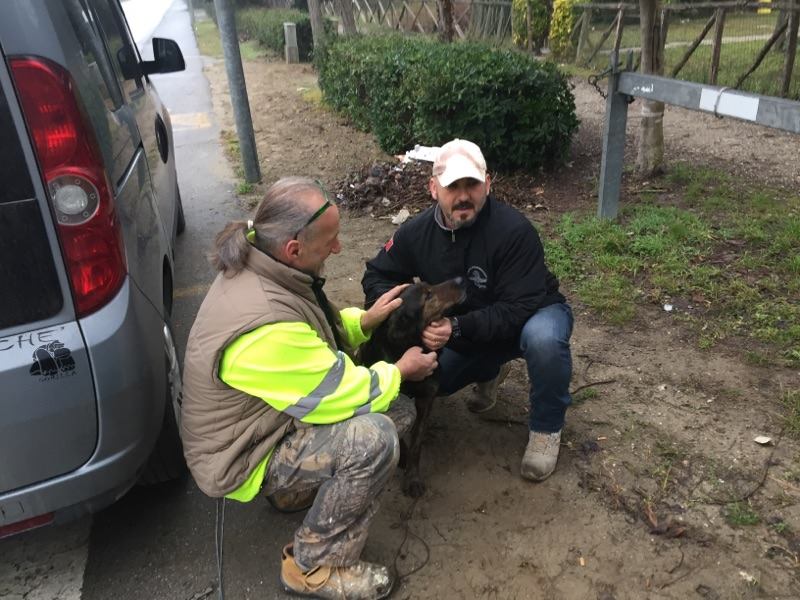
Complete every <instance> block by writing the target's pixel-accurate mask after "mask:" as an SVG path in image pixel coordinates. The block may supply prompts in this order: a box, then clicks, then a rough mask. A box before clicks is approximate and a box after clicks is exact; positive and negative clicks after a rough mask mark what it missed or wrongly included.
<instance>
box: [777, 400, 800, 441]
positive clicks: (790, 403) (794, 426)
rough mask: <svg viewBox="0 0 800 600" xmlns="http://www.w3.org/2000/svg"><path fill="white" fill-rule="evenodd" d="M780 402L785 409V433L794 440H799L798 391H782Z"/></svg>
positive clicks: (799, 405)
mask: <svg viewBox="0 0 800 600" xmlns="http://www.w3.org/2000/svg"><path fill="white" fill-rule="evenodd" d="M781 402H782V403H783V406H784V408H785V409H786V431H787V433H788V434H789V435H791V436H792V437H795V438H800V389H797V390H784V391H783V394H782V395H781Z"/></svg>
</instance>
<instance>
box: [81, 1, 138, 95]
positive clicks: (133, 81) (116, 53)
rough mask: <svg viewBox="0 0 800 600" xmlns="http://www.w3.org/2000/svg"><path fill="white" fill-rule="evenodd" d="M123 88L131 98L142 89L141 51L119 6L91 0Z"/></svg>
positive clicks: (90, 4) (90, 3) (90, 2)
mask: <svg viewBox="0 0 800 600" xmlns="http://www.w3.org/2000/svg"><path fill="white" fill-rule="evenodd" d="M89 6H91V8H92V10H93V11H94V14H95V15H96V17H97V21H98V23H99V25H100V30H101V33H102V36H103V38H104V39H105V41H106V46H107V47H108V54H109V56H110V57H111V62H112V63H113V65H114V72H115V73H116V75H117V79H118V80H119V82H120V85H121V86H122V89H123V90H124V91H125V93H126V94H127V95H128V97H129V98H130V97H131V96H132V95H134V94H136V93H138V92H139V91H141V89H142V87H143V86H142V77H141V73H140V71H139V62H140V58H139V52H138V51H137V50H136V45H135V44H134V43H133V41H132V40H131V38H130V36H129V34H128V28H127V27H126V26H125V23H124V21H123V19H124V17H123V16H122V14H121V12H120V9H119V7H118V6H117V5H116V4H115V3H114V2H113V1H111V2H109V1H108V0H105V1H104V0H89Z"/></svg>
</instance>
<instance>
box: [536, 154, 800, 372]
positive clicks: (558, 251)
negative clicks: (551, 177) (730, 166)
mask: <svg viewBox="0 0 800 600" xmlns="http://www.w3.org/2000/svg"><path fill="white" fill-rule="evenodd" d="M653 189H656V190H658V189H661V190H666V193H665V192H664V191H661V192H656V193H654V191H653ZM639 200H640V201H639V202H636V203H631V202H629V203H628V205H627V206H626V207H625V209H624V210H623V211H622V213H621V215H620V218H619V220H618V221H617V222H610V221H603V220H599V219H597V218H596V217H594V216H592V215H589V214H582V215H579V214H573V213H570V214H567V215H565V216H563V217H562V219H561V220H560V221H559V222H558V223H557V224H556V225H555V231H554V235H552V236H550V239H549V240H548V242H547V253H548V263H549V264H550V267H551V268H552V270H553V271H554V272H555V273H556V274H557V275H558V276H559V277H560V278H561V279H563V280H564V281H565V282H567V283H568V284H569V285H570V287H571V288H572V289H573V291H574V292H575V293H576V294H577V295H578V297H579V298H580V299H581V301H583V302H584V303H585V304H586V305H587V306H589V307H591V308H592V309H594V310H595V311H596V312H597V313H598V314H600V315H601V316H602V317H603V318H605V319H607V320H608V321H610V322H611V323H616V324H619V323H625V322H626V321H629V320H630V319H631V318H633V317H634V315H635V314H636V304H637V303H640V304H641V303H650V304H653V305H656V306H658V307H661V306H663V305H664V304H672V305H673V306H674V311H673V313H671V314H673V315H674V316H675V318H676V319H679V320H681V321H683V322H685V323H687V324H688V325H689V326H690V327H692V328H693V329H694V330H695V333H696V336H697V344H698V346H699V347H701V348H711V347H713V346H714V345H715V344H717V342H718V341H719V340H721V339H725V338H729V337H731V336H734V335H735V336H738V337H743V338H745V339H746V340H750V341H751V342H752V344H747V346H748V347H746V348H745V349H744V352H746V353H747V356H748V358H749V359H750V360H751V362H753V363H754V364H762V365H765V364H776V363H778V364H780V363H782V364H785V365H788V366H797V365H800V283H799V282H800V271H798V266H800V261H798V259H797V257H798V256H800V196H797V195H794V194H791V193H789V192H785V191H781V190H772V189H766V188H763V187H753V186H749V185H747V184H745V183H744V182H743V181H738V180H736V179H734V178H732V177H731V176H729V175H726V174H723V173H720V172H718V171H715V170H713V169H709V168H704V167H693V166H691V165H687V164H677V165H675V167H674V168H673V169H672V171H671V173H670V174H669V175H667V176H665V177H664V178H663V179H662V180H661V181H660V182H659V186H658V187H655V188H652V187H651V188H649V189H647V190H643V191H642V193H641V194H640V198H639Z"/></svg>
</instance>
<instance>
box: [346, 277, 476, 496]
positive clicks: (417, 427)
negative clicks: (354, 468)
mask: <svg viewBox="0 0 800 600" xmlns="http://www.w3.org/2000/svg"><path fill="white" fill-rule="evenodd" d="M400 297H401V298H402V299H403V303H402V304H401V305H400V307H399V308H398V309H397V310H395V311H394V312H393V313H392V314H391V315H389V318H388V319H386V321H384V322H383V323H381V325H380V326H379V327H378V328H377V329H375V331H373V332H372V337H371V338H370V340H369V341H368V342H367V343H366V344H364V345H363V346H362V347H361V363H362V364H364V365H371V364H374V363H376V362H378V361H380V360H384V361H386V362H391V363H394V362H397V360H398V359H399V358H400V357H401V356H403V353H404V352H405V351H406V350H408V349H409V348H411V347H412V346H422V345H423V344H422V330H423V329H425V327H426V326H427V325H428V324H429V323H431V322H432V321H435V320H437V319H440V318H442V317H443V316H444V314H445V312H446V311H447V310H448V309H449V308H451V307H452V306H455V305H456V304H459V303H460V302H463V301H464V299H465V298H466V285H465V283H464V280H463V279H462V278H461V277H457V278H455V279H450V280H448V281H445V282H444V283H440V284H438V285H430V284H428V283H425V282H415V283H413V284H412V285H410V286H408V287H407V288H406V289H405V290H403V292H402V293H401V294H400ZM400 389H401V391H402V392H403V393H404V394H406V395H407V396H410V397H412V398H414V403H415V404H416V407H417V420H416V422H415V423H414V427H413V428H412V429H411V432H410V433H409V439H408V444H407V445H406V444H405V443H403V444H402V446H401V458H400V460H401V463H403V462H404V464H405V476H404V478H403V491H404V492H405V493H406V494H407V495H409V496H411V497H413V498H418V497H419V496H421V495H422V494H423V493H425V484H424V483H423V482H422V479H421V477H420V474H419V457H420V450H421V447H422V436H423V434H424V431H425V425H426V422H427V420H428V416H429V415H430V412H431V408H432V406H433V399H434V397H435V396H436V392H437V391H438V389H439V370H438V369H437V370H436V371H434V373H433V375H431V376H430V377H427V378H425V379H423V380H422V381H405V382H403V384H402V386H401V388H400Z"/></svg>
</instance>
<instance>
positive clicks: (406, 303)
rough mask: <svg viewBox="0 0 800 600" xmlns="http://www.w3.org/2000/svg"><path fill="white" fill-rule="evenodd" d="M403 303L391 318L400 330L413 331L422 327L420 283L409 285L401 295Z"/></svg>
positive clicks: (394, 325) (395, 326)
mask: <svg viewBox="0 0 800 600" xmlns="http://www.w3.org/2000/svg"><path fill="white" fill-rule="evenodd" d="M401 297H402V298H403V303H402V304H401V305H400V306H399V307H398V308H397V310H395V311H394V312H393V313H392V314H391V315H389V319H390V320H391V321H392V325H393V327H394V328H396V329H397V330H399V331H402V332H404V333H411V332H413V331H417V330H418V329H419V328H420V324H421V322H422V309H423V302H422V289H421V287H420V286H419V285H412V286H409V287H408V288H407V289H406V290H404V291H403V294H402V296H401Z"/></svg>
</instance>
